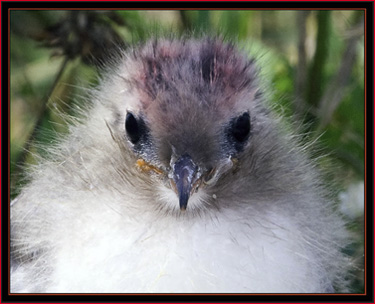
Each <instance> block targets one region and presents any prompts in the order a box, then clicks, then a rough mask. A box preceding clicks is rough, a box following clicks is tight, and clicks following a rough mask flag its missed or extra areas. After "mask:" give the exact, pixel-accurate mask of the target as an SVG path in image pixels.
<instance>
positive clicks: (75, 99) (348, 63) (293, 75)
mask: <svg viewBox="0 0 375 304" xmlns="http://www.w3.org/2000/svg"><path fill="white" fill-rule="evenodd" d="M10 17H11V20H10V21H11V23H10V25H11V26H10V30H11V31H10V34H11V39H10V42H11V48H10V63H11V70H10V81H11V82H10V84H11V86H10V88H11V92H10V93H11V101H10V117H11V122H10V136H11V147H10V152H11V155H10V156H11V189H12V197H14V196H15V195H17V194H18V193H19V189H20V186H21V185H22V184H23V183H25V180H24V179H23V173H24V169H25V167H27V166H29V165H32V164H33V163H34V162H35V161H36V160H35V156H34V155H35V153H38V152H40V151H38V150H39V148H38V146H39V145H40V144H42V145H43V144H49V143H50V142H53V141H54V139H55V138H56V137H57V135H58V134H60V133H65V132H67V127H66V124H65V122H64V120H62V119H61V115H60V114H61V113H67V114H71V106H72V105H73V104H75V105H78V106H79V105H80V103H83V102H85V99H84V94H85V93H84V92H85V87H86V88H87V87H89V86H91V85H94V84H95V83H96V81H97V78H96V75H97V73H98V70H97V68H98V66H101V65H102V64H103V63H105V62H106V60H107V58H108V57H110V56H108V54H110V53H111V52H115V51H116V50H117V49H118V46H121V47H122V48H127V47H129V46H130V45H132V44H134V43H135V42H138V41H142V40H144V39H147V37H149V36H150V33H156V32H161V33H174V35H177V36H179V35H182V34H184V33H186V32H191V31H192V32H201V31H202V32H206V33H220V34H221V35H223V36H225V37H227V38H230V39H234V40H236V41H238V42H239V44H240V45H241V46H242V47H243V48H244V49H245V50H249V52H250V53H253V54H255V55H256V56H257V57H258V59H259V60H258V61H259V65H260V66H261V68H262V77H263V82H265V84H266V86H267V87H268V88H269V89H270V92H271V93H272V94H270V99H271V100H270V102H272V103H274V104H275V105H276V107H275V108H276V109H277V110H278V111H280V112H282V114H285V116H286V117H287V119H289V121H291V122H293V121H302V122H304V126H305V127H304V129H303V131H304V133H305V134H307V135H306V137H307V140H312V139H316V140H317V141H318V143H319V147H320V151H319V152H320V153H323V154H328V155H329V156H328V157H324V158H321V162H322V163H323V165H324V163H331V162H333V163H334V168H335V170H333V172H332V175H333V176H331V178H332V179H334V180H337V181H338V183H337V185H336V187H337V200H338V202H339V204H338V208H340V209H341V211H342V212H343V213H344V215H345V216H346V217H347V218H348V220H349V221H350V222H351V223H353V224H352V225H351V230H352V232H353V234H354V236H355V242H354V244H352V245H351V246H350V247H349V248H348V249H347V250H348V253H349V254H350V255H351V256H353V258H354V261H355V263H357V268H356V271H355V276H356V280H355V282H354V284H353V291H354V292H358V293H361V292H363V244H364V240H363V229H364V228H363V205H364V184H363V181H364V172H365V160H364V148H365V118H364V111H365V102H364V87H365V82H364V11H360V10H358V11H355V10H341V11H308V10H306V11H292V10H290V11H287V10H283V11H260V10H259V11H258V10H241V11H235V10H231V11H220V10H218V11H209V10H202V11H193V10H192V11H178V10H174V11H160V10H159V11H147V10H145V11H134V10H132V11H126V10H123V11H110V10H108V11H67V10H66V11H37V10H34V11H22V10H14V11H11V14H10ZM35 143H38V145H34V144H35ZM327 159H328V160H327Z"/></svg>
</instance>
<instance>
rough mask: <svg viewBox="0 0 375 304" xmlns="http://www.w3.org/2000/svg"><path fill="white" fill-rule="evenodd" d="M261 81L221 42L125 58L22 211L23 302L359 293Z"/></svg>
mask: <svg viewBox="0 0 375 304" xmlns="http://www.w3.org/2000/svg"><path fill="white" fill-rule="evenodd" d="M256 73H257V72H256V69H255V66H254V63H253V61H252V60H248V59H247V58H246V57H245V56H243V55H242V54H241V53H239V52H238V51H237V50H236V49H235V48H234V46H233V45H231V44H230V43H223V42H222V41H221V40H220V39H199V40H195V39H187V40H162V39H161V40H154V41H150V42H149V43H146V44H145V45H144V46H142V47H140V48H137V49H135V50H134V51H133V52H128V53H125V54H124V55H123V57H122V58H121V59H120V60H119V61H118V62H117V64H116V65H113V66H112V68H110V69H108V72H107V76H106V78H104V79H103V81H102V82H101V85H100V86H99V87H98V89H97V90H95V91H93V92H92V94H91V95H92V96H91V99H92V104H93V106H92V107H91V109H89V110H88V111H87V114H86V115H85V117H86V118H84V119H83V121H82V122H81V123H79V124H77V125H76V126H74V127H72V129H71V133H70V135H69V136H68V137H67V138H66V139H64V140H62V142H61V143H60V144H59V145H58V146H56V147H54V148H51V149H50V150H49V153H50V157H49V158H48V159H46V160H44V161H43V162H41V164H40V165H39V167H38V168H36V170H35V172H34V173H32V175H31V177H32V181H31V182H30V184H29V185H28V186H27V187H25V189H24V190H23V192H22V193H21V195H20V196H19V197H18V198H17V199H16V201H14V202H13V203H12V209H11V247H12V269H11V290H12V291H13V292H296V293H299V292H333V291H334V290H337V291H339V290H344V288H345V287H344V285H345V283H344V279H343V277H344V271H345V267H344V265H345V258H344V256H343V255H342V254H341V253H340V249H341V247H342V246H344V245H345V229H344V227H343V223H342V220H341V219H340V217H339V216H338V215H337V214H335V213H334V211H333V209H332V206H331V203H330V202H329V201H328V199H327V198H326V194H325V193H324V190H323V189H322V187H321V186H320V180H319V177H318V175H317V173H316V172H315V169H314V168H313V165H312V164H311V163H310V161H308V160H307V158H306V156H305V155H304V153H303V149H301V148H299V147H298V145H297V144H296V143H295V142H294V140H293V138H292V136H290V135H288V134H285V132H284V131H283V129H282V128H281V127H280V123H279V122H278V120H277V119H276V118H275V117H274V116H273V114H272V113H270V112H269V111H268V109H267V108H266V106H265V105H264V100H263V97H262V96H263V94H262V90H261V89H260V88H259V84H258V82H257V79H256ZM185 208H186V211H183V210H184V209H185ZM340 288H342V289H340Z"/></svg>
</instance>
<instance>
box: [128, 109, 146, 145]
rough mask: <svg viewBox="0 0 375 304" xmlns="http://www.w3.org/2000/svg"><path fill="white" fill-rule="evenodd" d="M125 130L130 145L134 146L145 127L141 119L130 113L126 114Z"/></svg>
mask: <svg viewBox="0 0 375 304" xmlns="http://www.w3.org/2000/svg"><path fill="white" fill-rule="evenodd" d="M125 130H126V134H127V135H128V138H129V140H130V141H131V143H132V144H134V145H135V144H136V143H138V142H139V140H140V139H141V137H142V135H144V133H145V130H146V129H145V125H144V122H143V120H142V119H141V118H139V119H137V118H135V117H134V115H133V114H132V113H128V114H126V119H125Z"/></svg>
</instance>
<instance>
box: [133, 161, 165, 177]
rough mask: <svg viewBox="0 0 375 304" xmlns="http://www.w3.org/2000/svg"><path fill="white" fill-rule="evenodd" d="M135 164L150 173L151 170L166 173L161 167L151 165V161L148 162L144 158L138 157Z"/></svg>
mask: <svg viewBox="0 0 375 304" xmlns="http://www.w3.org/2000/svg"><path fill="white" fill-rule="evenodd" d="M135 165H136V166H137V168H138V169H140V170H141V171H143V172H146V173H149V172H150V171H154V172H156V173H158V174H163V173H164V172H163V171H162V170H160V169H159V168H157V167H155V166H153V165H150V164H149V163H147V162H146V161H145V160H144V159H142V158H139V159H137V161H136V163H135Z"/></svg>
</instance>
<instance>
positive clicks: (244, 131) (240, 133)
mask: <svg viewBox="0 0 375 304" xmlns="http://www.w3.org/2000/svg"><path fill="white" fill-rule="evenodd" d="M230 134H231V135H232V137H233V138H234V139H235V140H236V141H237V142H238V143H243V142H244V141H245V140H246V139H247V138H248V137H249V134H250V115H249V113H247V112H246V113H243V114H242V115H241V116H239V117H237V118H235V119H234V120H233V121H232V123H231V126H230Z"/></svg>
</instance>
